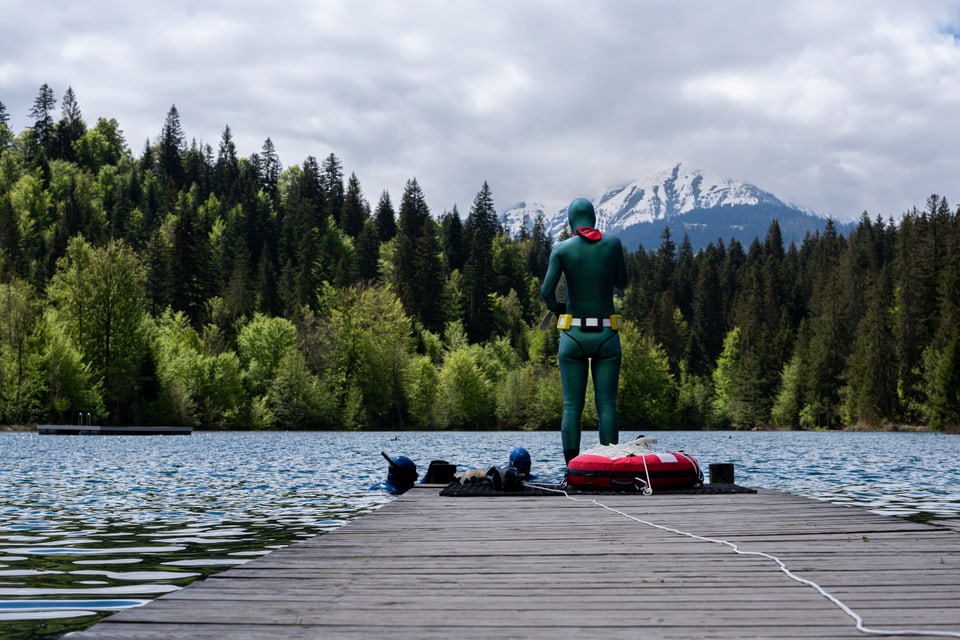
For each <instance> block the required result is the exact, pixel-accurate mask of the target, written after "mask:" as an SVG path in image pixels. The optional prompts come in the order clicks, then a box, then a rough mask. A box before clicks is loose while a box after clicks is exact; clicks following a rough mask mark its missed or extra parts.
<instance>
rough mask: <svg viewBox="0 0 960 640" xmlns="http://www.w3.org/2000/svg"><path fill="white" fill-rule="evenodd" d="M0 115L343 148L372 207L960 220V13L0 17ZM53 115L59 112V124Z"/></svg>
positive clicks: (162, 5)
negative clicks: (720, 207)
mask: <svg viewBox="0 0 960 640" xmlns="http://www.w3.org/2000/svg"><path fill="white" fill-rule="evenodd" d="M0 16H2V21H3V24H4V26H3V29H2V36H0V102H3V103H4V105H6V107H7V112H8V114H9V116H10V120H11V122H10V124H11V126H12V128H13V129H14V131H15V132H18V133H19V132H20V131H21V130H23V129H24V128H27V127H29V126H30V125H31V124H32V121H31V118H29V117H28V113H29V111H30V108H31V106H32V104H33V101H34V99H35V98H36V96H37V93H38V90H39V88H40V86H41V85H42V84H44V83H47V84H48V85H50V87H51V88H52V89H53V90H54V92H55V94H56V96H57V100H58V105H59V103H60V102H59V101H60V99H61V98H62V95H63V92H64V91H65V90H66V89H67V87H68V86H72V87H73V90H74V92H75V93H76V96H77V99H78V102H79V106H80V109H81V111H82V113H83V117H84V120H85V121H86V122H87V124H88V126H90V127H92V126H93V125H94V124H95V123H96V121H97V119H98V118H100V117H106V118H115V119H116V120H117V121H118V123H119V124H120V128H121V129H122V130H123V132H124V135H125V137H126V140H127V143H128V144H129V146H130V148H131V149H132V151H133V152H134V153H135V154H136V155H137V156H139V155H140V153H141V152H142V150H143V148H144V145H145V144H146V142H147V140H150V141H156V139H157V137H158V135H159V133H160V130H161V128H162V126H163V123H164V120H165V118H166V115H167V112H168V111H169V109H170V106H171V105H176V107H177V110H178V111H179V113H180V120H181V124H182V126H183V129H184V132H185V134H186V136H187V139H188V141H189V140H191V139H196V140H197V141H198V142H201V143H203V144H209V145H211V146H212V147H213V149H214V152H215V153H216V150H217V147H218V144H219V141H220V137H221V134H222V133H223V130H224V127H225V126H227V125H229V127H230V129H231V131H232V132H233V135H234V139H235V142H236V144H237V148H238V152H239V154H240V155H241V156H249V155H250V154H252V153H255V152H259V151H260V150H261V148H262V146H263V143H264V141H265V140H266V138H268V137H269V138H270V139H271V140H272V141H273V143H274V146H275V147H276V149H277V152H278V153H279V155H280V159H281V162H282V163H283V166H284V167H287V166H290V165H293V164H300V163H302V162H303V160H304V159H306V158H307V156H310V155H312V156H315V157H317V158H318V159H320V160H322V159H323V158H325V157H326V156H328V155H329V154H330V153H334V154H336V155H337V157H339V158H340V160H341V161H342V163H343V167H344V170H345V173H346V175H347V176H349V175H350V173H356V174H357V177H358V178H359V179H360V184H361V186H362V188H363V192H364V196H365V197H366V199H367V200H368V201H369V202H370V204H371V206H375V205H376V202H377V200H378V199H379V196H380V193H381V192H382V191H384V190H386V191H388V192H389V193H390V196H391V198H392V199H393V202H394V205H395V206H399V201H400V197H401V195H402V193H403V188H404V185H405V184H406V182H407V180H409V179H410V178H416V179H417V181H418V182H419V183H420V186H421V188H422V189H423V191H424V194H425V195H426V198H427V202H428V204H429V206H430V208H431V211H432V213H433V214H434V215H439V214H441V213H442V212H443V211H445V210H450V209H452V207H453V205H454V204H456V205H457V207H458V208H459V210H460V212H461V214H462V215H466V213H467V212H468V211H469V209H470V205H471V204H472V202H473V198H474V196H475V195H476V194H477V192H478V191H479V190H480V188H481V186H482V185H483V182H484V181H487V182H488V183H489V185H490V188H491V190H492V192H493V196H494V200H495V203H496V206H497V209H498V211H501V210H504V209H506V208H507V207H509V206H510V205H512V204H513V203H515V202H517V201H520V200H527V201H528V202H529V201H534V202H542V203H543V204H544V205H545V206H546V208H547V210H548V211H556V210H558V209H560V208H561V207H563V206H564V205H565V204H566V203H567V202H569V201H570V200H571V199H573V198H575V197H579V196H585V197H588V198H591V199H593V198H596V197H598V196H599V195H601V194H602V193H603V192H604V191H605V190H606V189H607V188H609V187H612V186H616V185H619V184H623V183H625V182H629V181H631V180H634V179H637V178H640V177H642V176H645V175H647V174H649V173H651V172H656V171H659V170H662V169H666V168H669V167H671V166H672V165H674V164H676V163H677V162H684V163H686V164H688V165H690V166H692V167H696V168H699V169H701V170H703V171H704V173H706V174H709V175H716V176H721V177H727V178H734V179H738V180H744V181H746V182H750V183H753V184H755V185H757V186H758V187H761V188H763V189H766V190H767V191H771V192H772V193H774V194H775V195H777V196H778V197H780V198H781V199H783V200H786V201H788V202H791V203H794V204H797V205H800V206H803V207H808V208H811V209H814V210H816V211H819V212H822V213H825V214H830V215H834V216H835V217H837V218H839V219H848V218H852V217H856V216H858V215H859V214H860V213H861V212H862V211H864V210H866V211H868V212H869V214H870V216H871V217H872V218H873V217H876V216H877V215H878V214H879V215H882V216H883V217H885V218H886V217H887V216H894V217H898V216H899V215H900V214H901V213H902V212H903V211H905V210H907V209H910V208H912V207H914V206H916V207H917V208H920V209H922V208H923V207H924V204H925V201H926V199H927V197H928V196H929V195H931V194H932V193H937V194H939V195H942V196H945V197H947V198H948V200H949V203H950V205H951V208H954V209H955V208H956V206H957V205H958V204H960V0H957V1H946V0H944V1H934V0H929V1H927V0H911V1H909V2H908V1H906V0H889V1H887V0H842V1H837V0H824V1H817V0H797V1H790V0H776V1H767V0H749V1H748V0H715V1H706V0H703V1H696V0H687V1H674V0H656V1H654V0H650V1H643V0H590V1H587V0H482V1H474V0H456V1H454V0H446V1H442V0H377V1H374V0H350V1H346V0H343V1H340V0H265V1H262V2H254V1H252V0H203V1H199V0H193V1H189V0H164V1H163V2H159V1H156V0H118V1H109V0H84V1H83V2H72V1H68V0H46V1H44V0H40V1H38V0H31V1H29V2H28V1H26V0H0ZM55 116H56V117H57V118H59V108H58V111H57V113H56V114H55Z"/></svg>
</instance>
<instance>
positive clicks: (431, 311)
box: [394, 179, 446, 332]
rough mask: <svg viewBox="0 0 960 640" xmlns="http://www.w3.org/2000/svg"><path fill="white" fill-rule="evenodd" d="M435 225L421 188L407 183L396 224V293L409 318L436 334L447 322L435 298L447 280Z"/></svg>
mask: <svg viewBox="0 0 960 640" xmlns="http://www.w3.org/2000/svg"><path fill="white" fill-rule="evenodd" d="M435 226H436V225H435V223H434V222H433V220H432V219H431V218H430V209H429V208H428V207H427V203H426V200H425V198H424V196H423V191H422V190H421V189H420V185H419V184H417V181H416V179H411V180H409V181H407V184H406V187H405V188H404V191H403V199H402V200H401V202H400V215H399V218H398V221H397V246H396V251H395V253H394V267H395V278H396V281H395V286H396V293H397V297H398V298H400V302H401V303H402V304H403V308H404V311H405V312H406V314H407V315H408V316H410V317H412V318H414V319H416V320H419V321H420V322H421V323H422V324H423V325H424V326H425V327H427V328H428V329H430V330H431V331H436V332H438V331H440V330H441V329H442V328H443V324H444V322H445V320H446V319H445V318H444V317H443V308H442V304H441V296H439V295H438V293H439V292H440V291H442V290H443V284H444V281H445V279H446V278H445V277H444V274H443V268H442V266H443V265H442V262H441V259H440V246H439V243H438V242H437V237H436V230H435Z"/></svg>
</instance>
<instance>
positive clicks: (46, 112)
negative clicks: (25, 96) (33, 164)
mask: <svg viewBox="0 0 960 640" xmlns="http://www.w3.org/2000/svg"><path fill="white" fill-rule="evenodd" d="M56 106H57V98H56V96H55V95H54V93H53V89H51V88H50V85H48V84H46V83H44V84H43V85H42V86H41V87H40V91H39V92H38V93H37V97H36V98H35V99H34V101H33V106H32V107H31V108H30V113H29V115H30V117H31V118H33V120H34V122H33V126H32V127H31V129H32V131H33V141H34V143H35V144H36V154H37V155H36V157H37V158H38V159H40V158H46V157H49V156H50V152H51V150H52V149H51V147H52V145H53V133H54V130H53V115H52V114H53V110H54V109H56Z"/></svg>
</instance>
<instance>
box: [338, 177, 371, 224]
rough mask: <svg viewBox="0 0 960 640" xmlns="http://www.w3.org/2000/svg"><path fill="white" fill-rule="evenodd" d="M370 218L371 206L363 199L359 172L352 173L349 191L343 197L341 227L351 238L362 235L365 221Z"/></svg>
mask: <svg viewBox="0 0 960 640" xmlns="http://www.w3.org/2000/svg"><path fill="white" fill-rule="evenodd" d="M369 218H370V208H369V206H368V205H367V203H366V202H365V201H364V199H363V191H362V190H361V189H360V180H359V178H357V174H355V173H351V174H350V179H349V180H348V181H347V192H346V195H344V199H343V209H342V210H341V212H340V218H339V219H340V228H341V229H342V230H343V232H344V233H346V234H347V235H348V236H350V237H351V238H356V237H357V236H359V235H360V231H361V230H362V229H363V225H364V223H365V222H366V221H367V220H368V219H369Z"/></svg>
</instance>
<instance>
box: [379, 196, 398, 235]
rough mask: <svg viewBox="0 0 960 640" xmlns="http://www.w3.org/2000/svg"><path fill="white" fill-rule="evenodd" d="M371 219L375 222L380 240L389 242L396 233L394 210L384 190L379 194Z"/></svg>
mask: <svg viewBox="0 0 960 640" xmlns="http://www.w3.org/2000/svg"><path fill="white" fill-rule="evenodd" d="M373 219H374V222H376V224H377V233H378V234H379V236H380V242H389V241H390V240H392V239H393V237H394V236H395V235H397V217H396V212H395V211H394V210H393V203H392V202H391V201H390V194H389V193H388V192H387V191H386V190H384V191H383V192H382V193H381V194H380V200H379V201H378V202H377V209H376V211H374V214H373Z"/></svg>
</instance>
